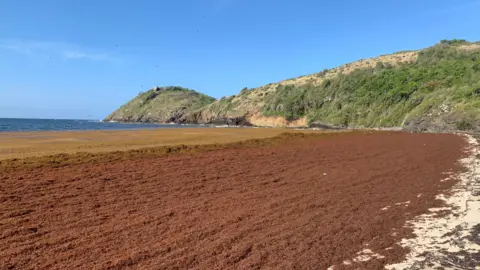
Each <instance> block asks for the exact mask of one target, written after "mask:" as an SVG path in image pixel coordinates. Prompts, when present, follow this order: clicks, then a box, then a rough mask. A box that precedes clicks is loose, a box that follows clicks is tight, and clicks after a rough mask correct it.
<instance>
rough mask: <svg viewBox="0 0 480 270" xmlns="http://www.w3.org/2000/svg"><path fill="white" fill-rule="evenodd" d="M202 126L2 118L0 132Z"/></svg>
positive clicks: (0, 119)
mask: <svg viewBox="0 0 480 270" xmlns="http://www.w3.org/2000/svg"><path fill="white" fill-rule="evenodd" d="M191 127H201V126H200V125H176V124H126V123H116V122H103V121H95V120H67V119H25V118H22V119H15V118H0V132H17V131H74V130H128V129H155V128H191Z"/></svg>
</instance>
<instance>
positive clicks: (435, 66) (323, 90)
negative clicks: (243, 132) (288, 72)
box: [262, 40, 480, 131]
mask: <svg viewBox="0 0 480 270" xmlns="http://www.w3.org/2000/svg"><path fill="white" fill-rule="evenodd" d="M465 44H466V41H458V40H454V41H442V42H441V43H440V44H438V45H436V46H433V47H431V48H428V49H425V50H423V51H420V52H419V54H418V59H417V61H416V62H414V63H411V64H408V63H407V64H400V65H399V66H398V67H392V66H391V65H385V64H382V63H378V64H377V65H376V67H375V68H361V69H357V70H355V71H353V72H352V73H350V74H348V75H343V74H340V75H338V76H336V77H335V78H332V79H326V80H324V81H323V83H322V84H320V85H313V84H311V83H306V84H303V85H285V86H282V85H280V86H278V87H277V91H276V92H275V93H274V94H272V95H270V96H269V97H268V98H267V100H266V102H265V104H264V106H263V108H262V113H263V114H264V115H266V116H284V117H285V118H286V119H287V120H294V119H297V118H300V117H304V116H306V117H308V120H309V121H310V122H315V121H320V122H324V123H328V124H333V125H341V126H362V127H393V126H402V125H404V126H405V127H406V128H409V129H413V130H420V131H425V130H439V129H452V128H453V129H473V128H475V126H476V124H477V123H480V114H479V110H480V50H478V48H474V49H467V48H466V49H459V48H458V47H457V45H465Z"/></svg>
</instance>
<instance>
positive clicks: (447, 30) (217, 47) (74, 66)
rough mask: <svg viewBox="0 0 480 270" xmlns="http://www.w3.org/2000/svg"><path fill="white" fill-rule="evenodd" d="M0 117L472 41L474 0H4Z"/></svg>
mask: <svg viewBox="0 0 480 270" xmlns="http://www.w3.org/2000/svg"><path fill="white" fill-rule="evenodd" d="M0 10H1V11H2V12H1V14H2V15H1V16H0V25H2V27H0V117H34V118H76V119H78V118H80V119H85V118H89V119H101V118H104V117H105V116H106V115H107V114H108V113H110V112H111V111H112V110H114V109H116V108H117V107H119V106H120V105H122V104H123V103H125V102H126V101H128V100H129V99H131V98H133V97H134V96H136V95H137V94H138V93H139V92H140V91H144V90H147V89H149V88H151V87H153V86H155V85H159V86H162V85H181V86H184V87H188V88H192V89H195V90H198V91H200V92H203V93H206V94H209V95H211V96H214V97H216V98H219V97H221V96H225V95H232V94H235V93H237V92H238V91H239V90H241V89H242V88H243V87H256V86H261V85H263V84H267V83H270V82H276V81H280V80H283V79H287V78H291V77H296V76H299V75H305V74H309V73H313V72H318V71H321V70H323V69H325V68H332V67H335V66H338V65H340V64H344V63H347V62H351V61H355V60H358V59H360V58H367V57H374V56H377V55H380V54H386V53H392V52H395V51H400V50H406V49H418V48H423V47H427V46H430V45H433V44H435V43H437V42H438V41H440V40H441V39H451V38H463V39H467V40H470V41H477V40H480V31H479V30H478V27H479V26H480V16H478V14H479V13H480V1H476V0H465V1H462V0H455V1H453V0H450V1H447V0H389V1H385V0H381V1H380V0H375V1H374V0H364V1H355V0H337V1H318V0H296V1H287V0H176V1H166V0H157V1H155V0H152V1H146V0H138V1H130V0H116V1H113V0H111V1H109V0H102V1H98V0H70V1H65V0H41V1H39V0H22V1H18V0H2V1H0Z"/></svg>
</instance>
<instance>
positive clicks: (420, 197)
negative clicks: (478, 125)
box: [0, 128, 475, 269]
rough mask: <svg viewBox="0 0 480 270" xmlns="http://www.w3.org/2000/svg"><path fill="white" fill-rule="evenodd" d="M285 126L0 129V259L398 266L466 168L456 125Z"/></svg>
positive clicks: (48, 263) (76, 264)
mask: <svg viewBox="0 0 480 270" xmlns="http://www.w3.org/2000/svg"><path fill="white" fill-rule="evenodd" d="M282 132H285V130H281V129H225V128H217V129H203V130H202V129H191V130H186V129H182V130H179V131H176V130H146V131H108V132H106V131H102V132H58V133H51V132H38V133H10V134H9V133H5V134H1V136H2V138H0V145H1V146H2V147H3V149H6V146H7V145H9V146H10V147H9V149H10V150H11V151H12V152H13V153H18V154H17V155H18V157H17V158H14V159H11V158H12V157H13V156H15V154H8V155H5V154H4V155H3V160H2V162H1V163H0V167H1V168H2V170H3V172H2V173H1V174H0V187H1V190H0V191H1V193H0V213H1V216H0V230H1V231H2V235H1V237H0V244H1V245H0V246H1V248H0V254H1V256H0V257H1V259H0V260H1V262H0V265H1V267H0V269H30V268H37V269H45V268H48V269H65V268H75V269H126V268H129V269H146V268H160V269H279V268H283V269H285V268H288V269H327V268H329V269H359V268H362V269H383V268H384V267H386V266H388V265H391V268H390V269H405V268H404V267H403V268H398V266H399V265H400V266H402V265H403V266H405V265H413V263H415V262H416V260H412V259H410V262H408V261H407V262H403V261H404V260H406V259H407V258H409V257H408V256H410V257H412V256H414V255H412V254H413V253H409V252H410V250H411V248H412V247H414V245H415V243H414V241H413V240H411V241H410V243H408V241H407V240H406V239H416V238H415V236H418V233H417V234H415V233H416V229H415V226H412V225H408V224H410V223H411V222H414V221H415V218H418V217H419V216H421V215H426V214H428V213H429V211H430V210H429V209H443V211H440V212H439V213H440V214H443V215H438V216H437V217H435V218H436V219H437V220H440V219H441V218H444V217H448V214H449V213H451V211H450V210H449V205H448V202H446V201H442V200H440V199H439V198H438V196H440V195H441V194H447V195H448V194H450V193H451V191H452V188H454V187H455V185H457V184H458V183H461V181H460V178H457V177H456V176H457V175H458V176H460V175H461V173H465V171H468V170H469V168H467V167H468V166H466V165H465V163H462V162H460V160H462V159H465V158H468V157H469V156H470V154H471V153H470V152H468V151H467V149H468V147H469V143H471V142H469V141H468V140H467V139H466V138H465V137H464V136H459V135H453V134H417V133H404V132H387V131H383V132H371V131H355V132H336V133H322V132H314V131H309V132H307V133H305V132H300V131H294V132H291V133H287V134H282ZM247 138H248V139H249V140H246V141H245V139H247ZM262 138H263V139H262ZM74 140H75V141H74ZM72 141H74V142H73V143H72ZM7 142H8V143H7ZM12 142H13V143H15V144H11V143H12ZM132 142H133V143H132ZM202 143H203V145H202ZM170 144H173V145H177V147H173V146H168V145H170ZM24 145H25V147H19V146H24ZM178 145H181V146H180V147H178ZM106 149H107V150H108V149H110V150H113V151H114V152H108V151H107V152H105V150H106ZM84 150H88V151H90V152H89V153H88V154H85V153H75V152H78V151H84ZM119 150H125V151H119ZM45 153H47V154H54V155H53V156H47V157H45V156H43V157H42V155H43V154H45ZM61 153H69V154H61ZM59 157H60V158H59ZM5 158H10V159H5ZM51 159H58V160H56V162H51ZM49 160H50V161H49ZM9 166H10V167H9ZM470 169H471V168H470ZM446 175H448V176H449V178H448V179H447V180H445V179H446ZM467 180H468V179H467ZM468 181H469V180H468ZM467 195H468V194H467ZM470 214H471V213H470ZM409 222H410V223H409ZM417 222H418V221H417ZM470 225H472V224H470ZM469 229H471V228H470V227H465V230H464V232H468V230H469ZM425 237H427V238H428V237H430V238H431V236H428V235H426V236H425ZM402 241H403V242H402ZM405 241H407V242H405ZM412 241H413V242H412ZM402 243H403V244H402ZM409 245H410V246H409ZM473 250H474V251H475V246H474V248H473ZM457 255H458V254H457ZM464 255H465V254H463V258H465V256H464ZM448 256H450V258H452V256H453V257H454V256H455V254H449V255H448ZM448 256H447V257H448ZM437 257H438V256H437ZM438 258H440V259H439V260H440V262H439V263H440V265H441V262H442V261H441V257H438ZM472 258H473V257H472ZM472 258H470V259H469V261H468V262H467V261H466V263H469V264H468V265H471V264H472V263H474V262H475V261H474V259H472ZM472 260H473V261H472ZM402 262H403V263H406V264H402ZM395 265H397V268H395ZM392 267H393V268H392ZM415 269H416V268H415ZM419 269H421V268H419Z"/></svg>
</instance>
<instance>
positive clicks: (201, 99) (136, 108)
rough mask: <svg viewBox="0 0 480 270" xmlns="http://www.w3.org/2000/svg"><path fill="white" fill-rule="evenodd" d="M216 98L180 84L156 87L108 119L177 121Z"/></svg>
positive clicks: (140, 95) (120, 120)
mask: <svg viewBox="0 0 480 270" xmlns="http://www.w3.org/2000/svg"><path fill="white" fill-rule="evenodd" d="M214 101H215V99H214V98H213V97H209V96H207V95H204V94H201V93H198V92H196V91H194V90H190V89H187V88H183V87H178V86H169V87H155V88H153V89H150V90H149V91H147V92H142V93H140V94H139V95H138V96H137V97H136V98H134V99H132V100H131V101H129V102H128V103H127V104H125V105H123V106H122V107H120V108H119V109H118V110H116V111H115V112H113V113H112V114H111V115H109V116H108V117H107V118H106V119H105V120H106V121H119V122H156V123H169V122H175V121H177V119H179V118H180V117H182V116H183V115H185V114H187V113H190V112H192V111H195V110H198V109H200V108H202V107H204V106H206V105H208V104H210V103H212V102H214Z"/></svg>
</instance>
